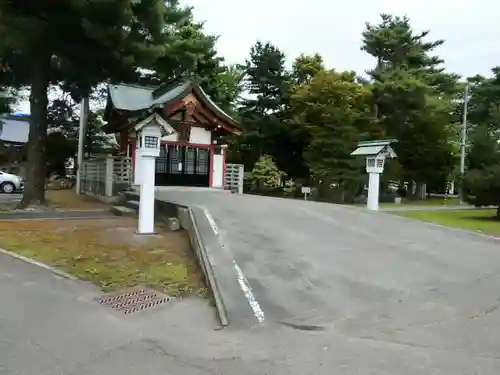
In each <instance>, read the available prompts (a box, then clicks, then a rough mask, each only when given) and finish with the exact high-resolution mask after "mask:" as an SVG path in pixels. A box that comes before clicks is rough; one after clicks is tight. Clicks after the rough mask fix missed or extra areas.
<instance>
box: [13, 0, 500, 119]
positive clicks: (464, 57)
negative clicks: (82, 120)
mask: <svg viewBox="0 0 500 375" xmlns="http://www.w3.org/2000/svg"><path fill="white" fill-rule="evenodd" d="M182 1H184V3H185V4H189V5H191V6H193V7H194V14H195V17H196V19H197V20H198V21H205V22H206V23H205V30H206V31H207V32H209V33H211V34H216V35H219V42H218V45H217V47H218V51H219V53H220V55H221V56H223V57H224V58H225V59H226V61H227V62H228V63H243V62H244V61H245V58H247V57H248V54H249V51H250V47H251V46H252V45H253V44H254V43H255V41H256V40H257V39H261V40H262V41H264V42H265V41H270V42H272V43H273V44H275V45H277V46H278V47H279V48H280V49H281V50H282V51H283V52H285V54H286V55H287V58H288V65H290V64H291V62H292V61H293V59H294V58H295V57H296V56H298V55H299V54H300V53H306V54H312V53H315V52H318V53H320V54H321V55H322V56H323V58H324V60H325V63H326V65H327V67H329V68H335V69H339V70H355V71H356V72H358V73H359V74H361V73H362V72H364V71H365V70H367V69H370V68H371V67H373V65H374V61H373V59H372V58H371V57H370V56H369V55H368V54H366V53H365V52H362V51H360V45H361V32H362V31H363V29H364V25H365V22H367V21H368V22H372V23H378V22H379V20H380V13H389V14H393V15H400V16H404V15H407V16H408V17H410V19H411V20H412V24H413V25H414V27H415V29H416V30H417V31H422V30H431V34H430V38H431V39H432V40H436V39H444V40H445V44H444V45H443V46H442V47H440V48H439V50H438V51H437V53H438V54H439V55H440V56H441V57H442V58H444V60H445V61H446V63H445V64H446V65H445V67H446V69H447V70H449V71H451V72H455V73H458V74H460V75H462V76H472V75H475V74H483V75H489V73H490V69H491V68H492V67H494V66H497V65H500V26H499V24H498V21H499V20H500V2H497V0H476V1H475V2H471V1H465V0H344V1H335V0H308V1H300V2H299V1H297V0H296V1H293V0H292V1H290V0H288V1H286V0H253V1H243V0H182ZM19 107H20V108H19V109H18V110H19V111H20V112H24V113H26V112H28V111H29V105H28V103H26V102H23V103H22V104H21V105H20V106H19Z"/></svg>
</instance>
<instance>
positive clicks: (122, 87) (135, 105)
mask: <svg viewBox="0 0 500 375" xmlns="http://www.w3.org/2000/svg"><path fill="white" fill-rule="evenodd" d="M190 90H194V91H196V92H198V93H199V95H200V96H201V97H202V99H203V100H205V101H206V103H207V104H208V105H209V106H211V107H213V109H214V110H215V112H217V113H218V114H219V115H220V116H221V117H222V118H225V119H226V120H228V121H229V122H231V123H232V124H233V125H235V126H236V127H238V128H239V124H238V122H237V121H236V120H235V119H233V118H232V117H231V116H229V115H228V114H227V113H225V112H224V111H223V110H222V109H221V108H220V107H218V106H217V105H216V104H215V103H214V102H213V101H212V100H211V99H210V97H209V96H208V95H207V94H206V93H205V91H203V89H202V88H201V87H200V86H199V85H198V84H197V83H196V82H195V81H192V80H181V81H179V82H177V83H175V84H173V85H170V86H166V87H144V86H137V85H129V84H118V85H109V86H108V91H109V98H110V99H111V103H112V105H113V107H114V108H115V109H118V110H122V111H131V112H135V111H141V110H145V109H149V108H154V107H157V106H159V105H164V104H166V103H168V102H170V101H172V100H176V99H180V98H181V97H182V96H184V95H186V94H187V93H188V92H189V91H190Z"/></svg>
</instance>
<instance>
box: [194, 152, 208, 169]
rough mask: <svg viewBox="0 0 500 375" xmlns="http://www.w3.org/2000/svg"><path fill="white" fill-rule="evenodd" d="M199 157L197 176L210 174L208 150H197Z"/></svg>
mask: <svg viewBox="0 0 500 375" xmlns="http://www.w3.org/2000/svg"><path fill="white" fill-rule="evenodd" d="M197 151H198V157H197V159H198V160H197V161H198V163H197V166H196V174H208V164H209V160H208V158H209V153H208V150H205V149H197Z"/></svg>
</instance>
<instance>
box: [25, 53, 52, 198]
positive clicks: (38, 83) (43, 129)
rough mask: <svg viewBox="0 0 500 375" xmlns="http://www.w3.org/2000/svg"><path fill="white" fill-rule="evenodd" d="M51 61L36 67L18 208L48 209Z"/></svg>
mask: <svg viewBox="0 0 500 375" xmlns="http://www.w3.org/2000/svg"><path fill="white" fill-rule="evenodd" d="M49 65H50V57H47V58H45V59H38V60H35V61H34V63H33V65H32V66H33V68H32V69H33V70H32V78H31V94H30V110H31V116H30V121H29V123H30V132H29V137H28V147H27V153H28V163H27V168H26V180H25V184H24V194H23V199H22V200H21V202H20V203H19V205H18V208H26V207H27V206H29V205H45V179H46V176H45V169H46V167H45V146H46V144H47V105H48V97H47V89H48V86H49V68H50V66H49Z"/></svg>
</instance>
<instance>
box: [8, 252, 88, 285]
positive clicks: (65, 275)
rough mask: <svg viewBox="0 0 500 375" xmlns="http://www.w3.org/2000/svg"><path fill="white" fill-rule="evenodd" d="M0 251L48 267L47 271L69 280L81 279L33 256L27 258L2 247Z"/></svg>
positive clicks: (35, 264) (41, 266)
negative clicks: (32, 257)
mask: <svg viewBox="0 0 500 375" xmlns="http://www.w3.org/2000/svg"><path fill="white" fill-rule="evenodd" d="M0 253H1V254H5V255H8V256H11V257H12V258H16V259H19V260H21V261H23V262H26V263H29V264H32V265H34V266H37V267H40V268H43V269H46V270H47V271H50V272H52V273H54V274H55V275H57V276H60V277H63V278H65V279H69V280H73V281H81V280H80V279H79V278H77V277H75V276H73V275H70V274H69V273H66V272H64V271H61V270H58V269H56V268H54V267H52V266H49V265H48V264H45V263H42V262H39V261H37V260H34V259H31V258H27V257H25V256H22V255H19V254H16V253H13V252H12V251H9V250H5V249H1V248H0Z"/></svg>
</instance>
